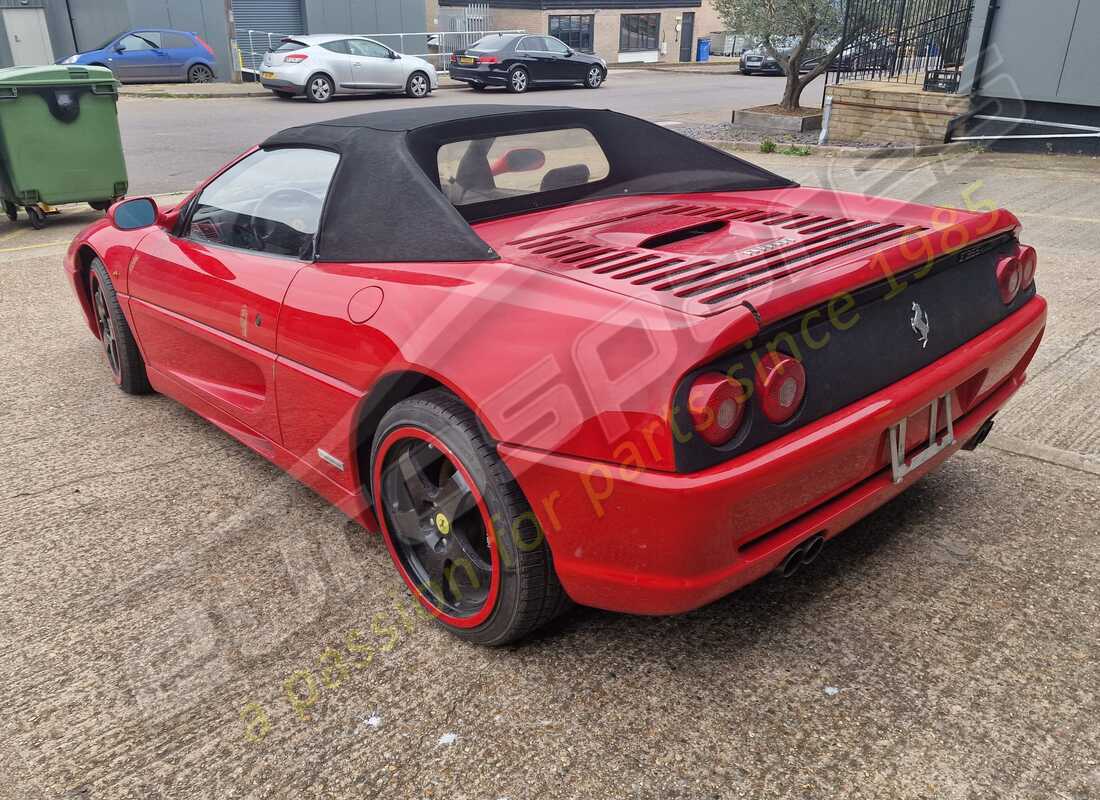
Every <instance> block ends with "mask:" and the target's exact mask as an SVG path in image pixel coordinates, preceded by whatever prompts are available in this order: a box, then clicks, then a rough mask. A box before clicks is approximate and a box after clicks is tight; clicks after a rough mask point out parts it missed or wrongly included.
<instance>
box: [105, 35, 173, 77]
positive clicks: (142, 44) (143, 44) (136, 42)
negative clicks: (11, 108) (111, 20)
mask: <svg viewBox="0 0 1100 800" xmlns="http://www.w3.org/2000/svg"><path fill="white" fill-rule="evenodd" d="M112 50H113V53H112V54H111V55H110V56H108V57H107V62H108V63H107V66H108V67H110V68H111V70H112V71H113V72H114V73H115V75H116V76H117V77H118V79H119V80H122V81H126V80H131V81H155V80H157V78H158V77H159V72H158V70H159V68H160V66H161V65H160V63H159V62H160V57H159V56H158V55H157V52H156V51H158V50H160V34H156V35H154V34H152V33H150V32H149V31H143V32H138V31H135V32H133V33H128V34H126V35H125V36H123V37H122V38H121V39H119V40H118V41H117V42H115V44H114V45H113V47H112Z"/></svg>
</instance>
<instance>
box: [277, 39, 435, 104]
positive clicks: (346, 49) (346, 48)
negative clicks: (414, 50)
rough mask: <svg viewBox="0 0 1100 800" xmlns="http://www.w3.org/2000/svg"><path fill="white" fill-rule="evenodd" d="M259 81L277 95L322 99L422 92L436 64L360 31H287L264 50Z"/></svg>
mask: <svg viewBox="0 0 1100 800" xmlns="http://www.w3.org/2000/svg"><path fill="white" fill-rule="evenodd" d="M260 83H262V84H263V85H264V86H265V87H267V88H268V89H270V90H271V91H273V92H274V93H275V95H276V96H277V97H282V98H287V99H289V98H291V97H294V96H295V95H299V94H304V95H305V96H306V99H308V100H311V101H312V102H314V103H325V102H328V101H329V100H331V99H332V97H333V95H336V94H358V93H371V94H373V93H376V92H404V93H405V94H407V95H408V96H409V97H427V96H428V95H429V94H430V93H431V91H432V90H433V89H435V88H438V86H439V78H438V76H437V75H436V70H435V67H433V66H432V65H431V64H430V63H428V62H427V61H425V60H424V59H422V58H417V57H416V56H406V55H402V54H401V53H398V52H395V51H393V50H391V49H390V48H388V47H386V46H385V45H384V44H380V43H379V42H376V41H374V40H373V39H366V38H364V37H362V36H347V35H339V34H316V35H310V36H291V37H287V38H286V39H284V40H283V43H282V44H281V45H280V46H279V47H278V48H276V49H275V50H272V51H270V52H268V53H267V54H265V55H264V60H263V64H262V65H261V66H260Z"/></svg>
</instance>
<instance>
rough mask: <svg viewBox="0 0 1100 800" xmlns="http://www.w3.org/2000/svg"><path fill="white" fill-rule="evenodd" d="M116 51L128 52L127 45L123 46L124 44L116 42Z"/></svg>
mask: <svg viewBox="0 0 1100 800" xmlns="http://www.w3.org/2000/svg"><path fill="white" fill-rule="evenodd" d="M115 52H116V53H125V52H126V48H125V47H123V46H122V45H120V44H116V45H115Z"/></svg>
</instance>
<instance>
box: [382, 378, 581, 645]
mask: <svg viewBox="0 0 1100 800" xmlns="http://www.w3.org/2000/svg"><path fill="white" fill-rule="evenodd" d="M422 437H427V439H425V438H422ZM429 439H430V440H431V441H434V442H436V443H438V446H437V445H436V444H432V443H431V442H429V441H428V440H429ZM444 449H445V450H446V451H449V453H447V452H444ZM405 456H408V458H407V459H406V458H405ZM380 459H381V462H380ZM452 460H455V461H457V462H458V467H456V466H455V465H454V464H452V463H451V462H452ZM447 465H450V466H451V471H450V472H449V473H448V472H447ZM405 467H410V468H412V469H414V471H415V475H416V476H417V477H416V479H415V481H414V482H415V484H416V486H418V487H419V489H418V490H417V492H420V493H421V496H420V500H421V502H420V504H419V510H418V508H417V505H418V504H417V500H416V497H415V493H414V492H412V491H410V490H409V488H408V487H410V486H411V485H412V483H410V482H409V481H408V480H407V473H406V472H405V471H404V468H405ZM460 470H461V471H460ZM433 474H434V475H436V476H438V477H436V478H435V479H434V480H433V479H432V478H431V477H429V476H431V475H433ZM447 475H449V479H447V478H445V476H447ZM466 475H468V476H469V479H470V480H472V482H473V490H476V493H475V491H472V490H471V489H470V488H468V487H466V484H467V478H466V477H465V476H466ZM458 478H462V480H461V481H458V480H457V479H458ZM421 479H423V480H421ZM436 484H438V485H436ZM371 485H372V488H373V494H374V498H375V503H374V506H375V511H376V513H377V514H378V517H379V519H380V521H381V522H382V525H383V536H384V537H385V539H386V544H387V547H388V548H389V550H390V555H391V556H392V557H393V560H394V564H395V566H396V567H397V569H398V572H399V573H400V574H401V576H402V579H403V580H404V581H405V583H406V585H407V586H408V587H409V589H410V590H411V591H412V592H413V594H414V596H416V597H417V599H418V600H419V601H420V602H421V603H426V604H428V605H429V606H430V607H431V608H432V609H434V610H433V615H434V618H435V619H436V621H437V622H438V623H439V624H440V625H442V626H443V627H444V628H446V629H447V630H449V631H450V632H451V633H453V634H455V635H456V636H458V637H459V638H462V639H465V640H467V641H470V642H474V643H476V644H483V645H504V644H509V643H511V642H515V641H517V640H519V639H521V638H523V637H524V636H526V635H527V634H529V633H531V632H532V631H534V630H535V629H536V628H539V627H540V626H542V625H545V624H546V623H547V622H549V621H550V620H552V619H553V618H554V617H556V616H558V615H559V614H561V613H562V612H563V611H565V610H566V609H567V608H568V607H569V605H570V602H569V598H568V597H567V596H566V594H565V592H564V590H563V589H562V587H561V583H560V582H559V580H558V577H557V573H555V572H554V562H553V558H552V556H551V553H550V547H549V545H548V544H547V542H546V539H545V536H544V535H543V533H542V529H541V527H540V526H539V525H538V523H537V521H535V516H534V514H533V513H532V511H531V507H530V505H528V503H527V500H526V498H524V496H523V492H522V491H521V490H520V488H519V486H518V485H517V484H516V482H515V480H514V479H513V477H512V475H511V473H510V472H509V471H508V468H507V467H506V466H505V465H504V463H503V462H502V461H501V460H500V458H499V456H498V455H497V452H496V448H495V447H494V445H493V443H492V441H491V440H490V438H489V436H488V434H487V433H486V432H485V430H484V428H483V427H482V426H481V424H480V423H479V422H478V420H477V417H476V416H475V415H474V413H473V412H472V411H470V409H469V408H467V407H466V406H465V405H464V404H463V403H462V402H461V401H460V400H459V399H458V398H457V397H455V396H454V395H453V394H451V393H450V392H447V391H444V390H441V389H435V390H432V391H429V392H425V393H423V394H419V395H415V396H413V397H410V398H408V399H406V400H403V401H401V402H400V403H397V404H396V405H395V406H394V407H393V408H391V409H390V410H389V411H388V412H387V413H386V414H385V416H384V417H383V418H382V421H381V422H380V423H379V426H378V430H377V432H376V434H375V436H374V443H373V446H372V448H371ZM453 486H458V487H460V489H458V490H451V491H449V490H448V487H453ZM402 487H405V488H402ZM433 489H434V491H435V494H433V493H432V491H433ZM455 491H457V492H458V493H459V494H462V493H463V492H464V494H463V497H468V498H472V499H468V500H466V501H464V500H463V499H454V498H455V496H456V495H455ZM477 495H480V498H481V501H480V503H477V504H474V503H475V502H476V501H477ZM402 505H409V506H410V507H409V508H408V509H403V508H401V506H402ZM459 508H464V510H462V511H459V510H458V509H459ZM439 509H443V510H444V511H447V515H441V514H438V513H437V511H438V510H439ZM451 510H453V511H454V513H453V515H452V514H451ZM414 512H415V513H414ZM410 515H411V516H410ZM487 515H488V518H489V519H490V520H492V521H493V522H490V523H488V524H486V516H487ZM440 516H443V520H442V522H433V520H438V519H439V517H440ZM448 516H450V518H451V520H452V521H448ZM460 521H461V522H460ZM395 523H396V525H395ZM493 531H495V532H496V533H495V534H494V533H492V532H493ZM410 532H413V533H412V535H411V536H410ZM449 534H450V536H449V538H448V535H449ZM467 536H469V538H468V539H467V538H465V537H467ZM433 537H434V538H433ZM491 542H495V546H496V559H495V563H494V565H493V566H492V567H491V570H490V572H489V573H485V572H480V573H479V574H481V575H483V576H485V575H490V574H491V575H493V577H494V578H496V579H497V581H498V582H497V584H496V592H495V597H494V595H493V592H492V591H491V589H490V587H491V585H492V582H493V581H492V578H490V579H489V585H488V586H486V587H485V594H486V597H485V598H483V599H481V598H478V597H476V594H477V590H478V589H479V588H480V587H481V582H478V581H471V578H472V576H473V574H474V573H473V572H472V564H471V562H470V561H466V565H467V569H466V572H465V573H463V572H460V571H459V570H457V566H458V563H459V562H458V561H453V560H451V554H457V555H458V558H459V560H460V561H462V560H465V559H466V557H467V555H469V558H470V559H474V560H475V561H477V562H479V563H480V562H486V563H487V562H488V561H489V560H491V559H490V557H489V555H488V553H489V552H490V551H491V548H492V544H491ZM456 545H458V546H456ZM471 545H473V546H477V547H478V552H479V553H480V554H481V555H474V554H472V547H471ZM427 548H432V550H431V551H428V550H427ZM418 552H421V553H427V555H426V556H419V555H417V553H418ZM430 562H442V564H443V566H442V576H443V577H441V578H439V579H437V580H433V578H432V574H431V569H430V568H429V567H427V566H426V564H427V563H430ZM448 565H450V566H449V567H448ZM448 568H449V569H450V572H449V573H448V571H447V570H448ZM479 569H480V568H479ZM456 576H457V577H456ZM464 576H465V577H464ZM460 580H465V582H466V583H467V592H468V593H471V594H475V598H474V600H475V602H474V603H473V604H472V610H471V611H470V613H469V614H467V615H466V616H467V619H466V620H465V624H464V625H459V624H454V623H453V622H449V621H448V620H447V619H441V618H440V616H441V615H443V616H446V617H449V618H450V619H452V620H455V619H457V620H458V621H459V622H462V621H463V620H462V619H461V618H460V617H459V611H458V608H459V607H460V606H461V605H462V603H463V602H464V601H465V600H466V598H464V597H463V593H462V591H460V590H459V589H460V587H459V584H458V583H457V581H460ZM445 583H446V585H445ZM448 585H449V587H450V588H449V591H448V589H447V586H448ZM433 586H434V587H436V588H435V589H433ZM448 595H451V597H448ZM477 600H480V602H481V604H480V605H477V604H476V601H477ZM437 611H438V612H439V613H436V612H437Z"/></svg>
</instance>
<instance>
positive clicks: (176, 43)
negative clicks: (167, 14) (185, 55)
mask: <svg viewBox="0 0 1100 800" xmlns="http://www.w3.org/2000/svg"><path fill="white" fill-rule="evenodd" d="M194 46H195V43H194V42H193V41H192V40H191V37H190V36H187V35H186V34H183V33H166V34H164V47H165V48H167V49H169V50H173V49H174V50H186V49H189V48H191V47H194Z"/></svg>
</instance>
